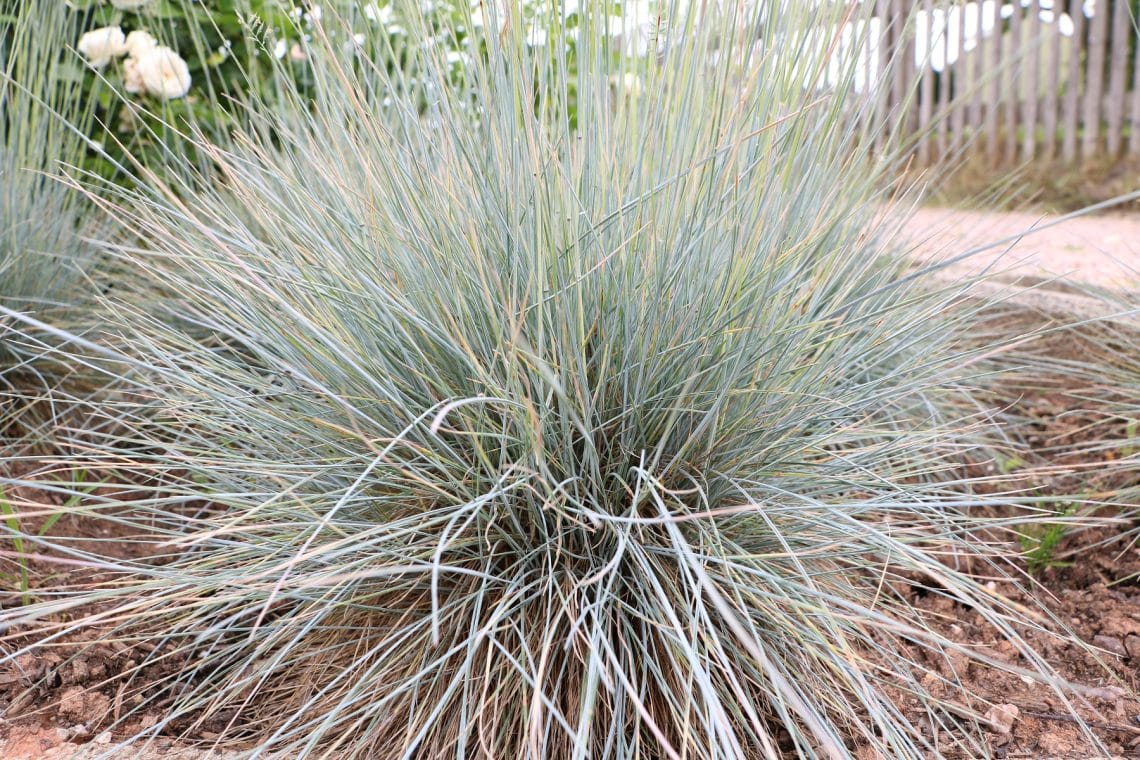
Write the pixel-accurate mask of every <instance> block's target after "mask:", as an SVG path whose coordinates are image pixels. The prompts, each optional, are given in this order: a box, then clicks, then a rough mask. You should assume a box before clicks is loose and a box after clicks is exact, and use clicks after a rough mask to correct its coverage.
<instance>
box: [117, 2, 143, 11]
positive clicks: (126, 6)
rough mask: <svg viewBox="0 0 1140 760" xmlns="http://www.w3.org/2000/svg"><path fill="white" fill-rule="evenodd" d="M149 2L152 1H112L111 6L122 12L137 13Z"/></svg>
mask: <svg viewBox="0 0 1140 760" xmlns="http://www.w3.org/2000/svg"><path fill="white" fill-rule="evenodd" d="M149 2H150V0H111V5H113V6H115V7H116V8H118V9H119V10H121V11H137V10H138V9H139V8H141V7H143V6H144V5H146V4H147V3H149Z"/></svg>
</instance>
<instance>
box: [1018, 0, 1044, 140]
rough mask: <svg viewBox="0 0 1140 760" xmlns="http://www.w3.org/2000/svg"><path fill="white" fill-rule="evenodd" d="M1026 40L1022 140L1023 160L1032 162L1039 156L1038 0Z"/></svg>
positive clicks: (1032, 7) (1032, 0) (1031, 10)
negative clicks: (1026, 54) (1027, 57)
mask: <svg viewBox="0 0 1140 760" xmlns="http://www.w3.org/2000/svg"><path fill="white" fill-rule="evenodd" d="M1026 20H1027V22H1028V23H1027V26H1026V35H1025V36H1026V39H1027V43H1026V44H1028V46H1029V70H1028V71H1027V72H1026V73H1027V77H1026V79H1025V106H1024V118H1023V119H1022V122H1023V128H1024V130H1025V137H1024V139H1023V140H1022V148H1021V152H1022V158H1023V159H1024V160H1026V161H1032V160H1033V159H1034V157H1035V156H1036V155H1037V108H1038V99H1039V98H1040V95H1041V92H1040V90H1041V88H1040V86H1039V85H1040V81H1039V78H1040V73H1041V44H1042V42H1043V40H1042V37H1041V9H1040V8H1039V7H1038V3H1037V0H1030V2H1029V15H1028V16H1027V17H1026Z"/></svg>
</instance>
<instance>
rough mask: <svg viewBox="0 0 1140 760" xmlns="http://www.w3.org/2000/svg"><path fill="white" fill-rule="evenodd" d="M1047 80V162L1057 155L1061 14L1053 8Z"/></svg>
mask: <svg viewBox="0 0 1140 760" xmlns="http://www.w3.org/2000/svg"><path fill="white" fill-rule="evenodd" d="M1047 60H1048V61H1049V80H1048V85H1047V86H1046V89H1045V119H1044V121H1045V145H1044V154H1045V158H1046V159H1047V160H1052V159H1053V157H1054V156H1056V155H1057V95H1058V94H1059V93H1060V90H1061V66H1062V64H1063V62H1062V61H1061V14H1060V11H1059V9H1058V8H1057V6H1056V4H1054V6H1053V28H1052V29H1050V30H1049V52H1048V58H1047ZM1035 102H1036V101H1035Z"/></svg>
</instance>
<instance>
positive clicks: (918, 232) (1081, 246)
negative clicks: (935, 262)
mask: <svg viewBox="0 0 1140 760" xmlns="http://www.w3.org/2000/svg"><path fill="white" fill-rule="evenodd" d="M1059 218H1060V217H1058V216H1056V215H1052V216H1050V215H1044V214H1032V213H990V212H984V211H958V210H950V209H937V208H924V209H920V210H919V211H918V213H917V214H916V215H915V216H914V218H913V219H912V220H911V222H910V223H909V224H908V225H907V228H906V230H905V231H904V234H905V235H907V237H909V238H910V241H911V244H912V246H913V249H912V255H914V256H915V257H916V258H919V259H927V260H932V257H934V258H938V257H941V258H952V257H955V256H958V255H959V254H962V253H964V252H966V251H968V250H971V249H973V248H976V247H983V246H985V247H987V248H986V250H984V251H981V252H979V253H978V254H976V255H974V256H970V257H969V258H968V259H966V260H964V261H961V262H960V263H957V264H955V265H954V268H955V270H956V271H959V272H963V273H968V274H976V273H979V272H981V271H982V270H983V269H985V268H986V267H991V270H990V271H994V272H1001V276H1002V278H1003V279H1007V280H1015V279H1017V278H1022V279H1023V281H1024V280H1039V279H1053V278H1057V277H1069V278H1072V279H1073V280H1075V281H1077V282H1083V283H1088V284H1091V285H1096V286H1099V287H1106V288H1112V289H1116V290H1123V291H1128V290H1131V291H1132V292H1137V291H1138V290H1140V215H1126V214H1112V215H1102V216H1083V217H1078V218H1075V219H1068V220H1065V221H1058V220H1059ZM999 241H1004V242H1000V244H997V245H994V244H995V243H999Z"/></svg>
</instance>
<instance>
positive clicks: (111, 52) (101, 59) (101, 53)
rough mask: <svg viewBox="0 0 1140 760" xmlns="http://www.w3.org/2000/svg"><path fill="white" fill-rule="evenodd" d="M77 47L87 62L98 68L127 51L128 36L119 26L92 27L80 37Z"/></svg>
mask: <svg viewBox="0 0 1140 760" xmlns="http://www.w3.org/2000/svg"><path fill="white" fill-rule="evenodd" d="M75 47H76V49H77V50H78V51H79V52H80V53H82V54H83V56H84V57H85V58H86V59H87V62H88V63H90V64H91V65H92V66H94V67H96V68H102V67H103V66H106V65H107V64H108V63H110V62H111V59H112V58H118V57H119V56H120V55H122V54H123V53H125V52H127V38H126V37H124V36H123V30H122V29H120V28H119V27H117V26H104V27H100V28H99V29H92V30H91V31H90V32H87V33H86V34H84V35H83V36H82V37H80V38H79V44H78V45H76V46H75Z"/></svg>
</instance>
